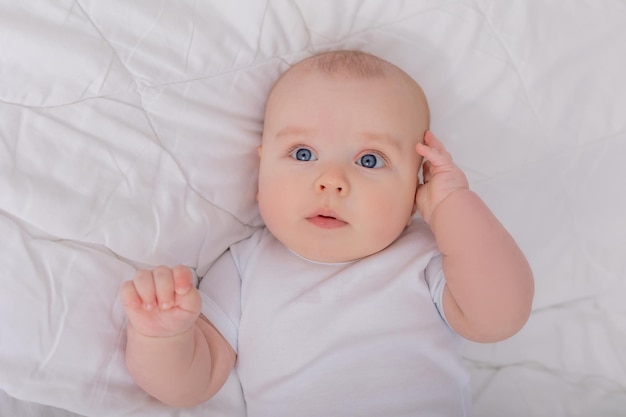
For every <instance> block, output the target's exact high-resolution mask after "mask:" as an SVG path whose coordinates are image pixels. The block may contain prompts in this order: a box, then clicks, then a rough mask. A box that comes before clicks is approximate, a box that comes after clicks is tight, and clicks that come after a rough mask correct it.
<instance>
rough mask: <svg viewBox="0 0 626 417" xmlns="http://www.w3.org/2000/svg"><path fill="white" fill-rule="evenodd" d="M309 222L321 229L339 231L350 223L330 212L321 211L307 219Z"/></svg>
mask: <svg viewBox="0 0 626 417" xmlns="http://www.w3.org/2000/svg"><path fill="white" fill-rule="evenodd" d="M307 221H308V222H309V223H311V224H313V225H314V226H317V227H319V228H321V229H337V228H339V227H343V226H347V225H348V223H347V222H346V221H345V220H343V219H342V218H340V217H339V216H337V215H336V214H335V213H334V212H332V211H330V210H320V211H317V212H315V213H313V214H312V215H311V216H309V217H307Z"/></svg>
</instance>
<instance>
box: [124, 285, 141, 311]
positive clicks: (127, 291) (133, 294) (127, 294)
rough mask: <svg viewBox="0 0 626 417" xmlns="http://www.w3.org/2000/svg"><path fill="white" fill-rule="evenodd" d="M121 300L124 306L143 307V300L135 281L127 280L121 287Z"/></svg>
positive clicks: (131, 307)
mask: <svg viewBox="0 0 626 417" xmlns="http://www.w3.org/2000/svg"><path fill="white" fill-rule="evenodd" d="M120 300H121V301H122V305H123V306H124V308H130V309H135V308H141V307H142V305H143V302H142V300H141V298H140V297H139V294H137V290H136V289H135V284H134V283H133V281H125V282H124V283H123V284H122V286H121V288H120Z"/></svg>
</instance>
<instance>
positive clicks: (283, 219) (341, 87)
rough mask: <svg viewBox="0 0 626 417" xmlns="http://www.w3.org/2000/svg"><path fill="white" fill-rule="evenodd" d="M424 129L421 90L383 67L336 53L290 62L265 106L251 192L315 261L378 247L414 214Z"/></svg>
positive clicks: (273, 226)
mask: <svg viewBox="0 0 626 417" xmlns="http://www.w3.org/2000/svg"><path fill="white" fill-rule="evenodd" d="M428 125H429V112H428V105H427V103H426V98H425V97H424V94H423V92H422V90H421V88H420V87H419V86H418V85H417V83H416V82H415V81H414V80H413V79H412V78H411V77H410V76H408V75H407V74H406V73H404V72H403V71H402V70H400V69H399V68H398V67H396V66H394V65H393V64H391V63H389V62H387V61H384V60H382V59H380V58H377V57H375V56H373V55H369V54H366V53H363V52H358V51H336V52H328V53H324V54H320V55H316V56H313V57H311V58H308V59H305V60H304V61H301V62H299V63H298V64H296V65H294V66H293V67H291V68H290V69H289V70H288V71H286V72H285V73H284V74H283V75H282V76H281V78H280V79H279V80H278V81H277V82H276V84H275V85H274V87H273V89H272V91H271V92H270V95H269V98H268V100H267V106H266V110H265V124H264V128H263V140H262V145H261V147H259V155H260V158H261V163H260V171H259V191H258V201H259V209H260V211H261V216H262V217H263V220H264V221H265V224H266V225H267V227H268V228H269V230H270V231H271V232H272V234H273V235H274V236H276V238H277V239H278V240H280V241H281V242H282V243H283V244H284V245H285V246H287V247H288V248H289V249H291V250H292V251H294V252H296V253H297V254H299V255H301V256H303V257H305V258H308V259H310V260H313V261H318V262H346V261H352V260H356V259H359V258H363V257H366V256H368V255H371V254H374V253H376V252H378V251H380V250H382V249H384V248H386V247H387V246H389V245H390V244H391V243H392V242H393V241H394V240H395V239H396V238H397V237H398V236H399V235H400V233H402V231H403V230H404V228H405V227H406V225H407V224H408V223H409V222H410V219H411V216H412V215H413V213H415V192H416V189H417V184H418V172H419V167H420V164H421V158H420V157H419V156H418V154H417V153H416V151H415V145H416V144H417V143H418V142H420V141H421V140H422V139H423V137H424V133H425V131H426V130H427V129H428Z"/></svg>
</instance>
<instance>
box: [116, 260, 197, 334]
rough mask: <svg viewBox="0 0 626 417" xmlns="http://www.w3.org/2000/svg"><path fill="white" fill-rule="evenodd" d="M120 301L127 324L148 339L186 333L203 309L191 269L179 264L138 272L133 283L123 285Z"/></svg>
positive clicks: (127, 282) (128, 282)
mask: <svg viewBox="0 0 626 417" xmlns="http://www.w3.org/2000/svg"><path fill="white" fill-rule="evenodd" d="M120 298H121V301H122V305H123V306H124V310H125V311H126V314H127V315H128V321H129V323H130V325H132V326H133V327H134V328H135V330H137V331H138V332H139V333H141V334H143V335H144V336H149V337H169V336H175V335H177V334H180V333H183V332H185V331H186V330H188V329H190V328H191V326H193V324H194V322H195V321H196V319H197V318H198V316H199V315H200V309H201V307H202V300H201V299H200V294H199V293H198V290H197V289H196V288H195V287H194V286H193V276H192V273H191V270H190V269H189V268H187V267H185V266H182V265H179V266H175V267H174V268H172V269H170V268H167V267H164V266H159V267H157V268H155V269H154V270H152V271H144V270H142V271H138V272H137V273H136V274H135V276H134V278H133V279H132V281H126V282H125V283H124V284H123V285H122V288H121V290H120Z"/></svg>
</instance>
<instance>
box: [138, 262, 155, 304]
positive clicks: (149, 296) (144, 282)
mask: <svg viewBox="0 0 626 417" xmlns="http://www.w3.org/2000/svg"><path fill="white" fill-rule="evenodd" d="M133 284H134V286H135V290H136V291H137V295H138V296H139V298H140V299H141V305H142V306H143V308H144V309H145V310H152V309H153V308H154V307H156V305H157V299H156V287H155V285H154V284H155V283H154V278H153V277H152V271H147V270H139V271H137V273H136V274H135V277H134V278H133Z"/></svg>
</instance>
